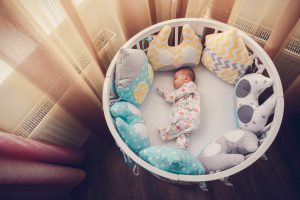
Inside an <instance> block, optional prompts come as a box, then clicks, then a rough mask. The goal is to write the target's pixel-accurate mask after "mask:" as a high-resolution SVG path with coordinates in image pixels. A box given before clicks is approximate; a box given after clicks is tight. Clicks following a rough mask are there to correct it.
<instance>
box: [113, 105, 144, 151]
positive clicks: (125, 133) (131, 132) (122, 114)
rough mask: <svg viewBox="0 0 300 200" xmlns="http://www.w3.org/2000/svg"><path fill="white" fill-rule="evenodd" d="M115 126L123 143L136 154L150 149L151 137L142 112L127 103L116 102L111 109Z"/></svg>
mask: <svg viewBox="0 0 300 200" xmlns="http://www.w3.org/2000/svg"><path fill="white" fill-rule="evenodd" d="M110 112H111V114H112V116H113V117H114V118H115V122H116V123H115V125H116V127H117V129H118V132H119V134H120V136H121V138H122V139H123V141H124V142H125V143H126V144H127V145H128V147H129V148H130V149H131V150H132V151H133V152H134V153H136V154H138V153H139V152H140V150H142V149H144V148H146V147H149V146H150V141H149V135H148V131H147V128H146V125H145V122H144V119H143V117H142V113H141V111H140V110H139V109H138V108H137V107H135V106H134V105H133V104H131V103H129V102H125V101H119V102H115V103H114V104H113V105H112V106H111V107H110Z"/></svg>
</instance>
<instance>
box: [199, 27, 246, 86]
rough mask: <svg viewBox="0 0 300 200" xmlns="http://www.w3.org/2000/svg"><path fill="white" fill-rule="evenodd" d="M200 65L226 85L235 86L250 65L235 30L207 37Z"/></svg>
mask: <svg viewBox="0 0 300 200" xmlns="http://www.w3.org/2000/svg"><path fill="white" fill-rule="evenodd" d="M205 39H206V41H205V45H206V47H205V49H204V50H203V53H202V59H201V62H202V64H203V65H204V66H205V67H206V68H207V69H208V70H210V71H211V72H213V73H215V74H216V75H217V76H218V77H219V78H221V79H223V80H224V81H226V82H227V83H230V84H235V83H237V81H238V80H239V79H240V78H241V76H243V75H244V74H245V72H246V70H247V68H248V67H249V65H250V64H251V63H252V59H251V56H250V55H249V52H248V50H247V48H246V46H245V44H244V41H243V38H242V37H241V36H239V35H238V34H237V31H236V30H235V29H233V30H230V31H225V32H223V33H216V34H211V35H207V36H206V37H205Z"/></svg>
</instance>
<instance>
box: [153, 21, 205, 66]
mask: <svg viewBox="0 0 300 200" xmlns="http://www.w3.org/2000/svg"><path fill="white" fill-rule="evenodd" d="M171 31H172V28H171V27H170V26H165V27H163V28H162V30H161V31H160V32H159V34H158V35H157V36H156V37H155V38H154V39H153V41H152V42H151V43H150V45H149V49H148V52H147V55H148V59H149V62H150V63H151V64H152V66H153V68H154V70H155V71H167V70H175V69H178V68H180V67H182V66H190V67H193V66H195V65H197V64H199V61H200V57H201V52H202V44H201V41H200V39H199V37H198V36H197V35H196V34H195V33H194V31H193V29H192V28H191V27H190V25H188V24H186V25H184V26H183V28H182V35H183V41H182V43H181V44H179V45H177V46H175V47H173V46H169V45H168V39H169V35H170V32H171Z"/></svg>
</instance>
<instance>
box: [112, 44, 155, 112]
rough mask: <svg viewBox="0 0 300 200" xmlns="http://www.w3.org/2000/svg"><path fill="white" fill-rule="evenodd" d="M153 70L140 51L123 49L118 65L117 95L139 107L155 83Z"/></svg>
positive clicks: (116, 74) (116, 72)
mask: <svg viewBox="0 0 300 200" xmlns="http://www.w3.org/2000/svg"><path fill="white" fill-rule="evenodd" d="M153 77H154V73H153V69H152V66H151V65H150V64H149V63H148V59H147V56H146V54H145V53H144V52H143V51H142V50H140V49H124V48H121V49H120V52H119V57H118V60H117V64H116V71H115V89H116V93H117V95H118V96H119V97H120V98H121V99H122V100H125V101H128V102H130V103H132V104H134V105H135V106H137V107H139V106H140V105H141V104H142V103H143V101H144V99H145V97H146V95H147V94H148V92H149V90H150V88H151V85H152V82H153Z"/></svg>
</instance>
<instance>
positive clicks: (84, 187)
mask: <svg viewBox="0 0 300 200" xmlns="http://www.w3.org/2000/svg"><path fill="white" fill-rule="evenodd" d="M276 62H277V67H278V71H279V73H280V75H281V79H282V82H283V86H284V88H287V87H288V86H289V85H290V84H291V82H292V80H293V79H294V78H295V77H296V75H297V74H299V72H300V65H299V62H295V61H287V60H286V59H285V58H280V59H278V60H277V61H276ZM299 92H300V91H299ZM107 134H108V136H109V133H107ZM86 151H87V156H88V157H87V161H86V162H85V164H84V166H83V168H84V169H85V170H86V172H87V178H86V179H85V181H83V182H82V183H81V184H80V185H79V186H77V187H76V188H74V189H73V191H72V196H71V197H72V199H76V200H81V199H82V200H96V199H97V200H101V199H111V200H118V199H125V200H126V199H128V200H144V199H145V200H148V199H149V200H155V199H158V200H160V199H162V200H165V199H172V200H173V199H174V200H176V199H178V200H179V199H191V200H195V199H203V200H205V199H214V200H217V199H220V200H227V199H230V200H231V199H243V200H244V199H249V200H254V199H270V200H277V199H283V200H294V199H295V200H296V199H299V200H300V116H296V115H293V116H291V117H290V118H288V119H284V122H283V123H282V126H281V129H280V131H279V133H278V136H277V137H276V139H275V141H274V143H273V144H272V146H271V147H270V148H269V150H268V151H267V153H266V155H267V157H268V158H269V160H268V161H264V160H258V161H257V162H255V163H254V164H252V165H251V166H250V167H248V168H247V169H245V170H243V171H242V172H240V173H237V174H235V175H233V176H231V177H230V179H229V180H230V182H232V183H233V185H234V187H228V186H225V185H224V184H223V183H222V182H220V181H211V182H208V183H207V185H208V192H205V191H202V190H200V189H199V187H198V185H189V186H182V185H174V184H171V183H167V182H164V181H162V180H159V179H157V178H156V177H154V176H153V175H152V174H150V173H149V172H147V171H145V170H141V171H140V175H139V176H134V175H133V173H132V169H131V168H130V167H128V166H126V165H125V164H124V161H123V155H122V154H121V153H120V151H119V149H118V148H117V147H116V146H114V145H111V146H110V145H104V144H102V143H101V142H100V141H99V139H98V138H97V137H96V136H93V137H92V138H90V140H89V142H88V144H87V145H86Z"/></svg>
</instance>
